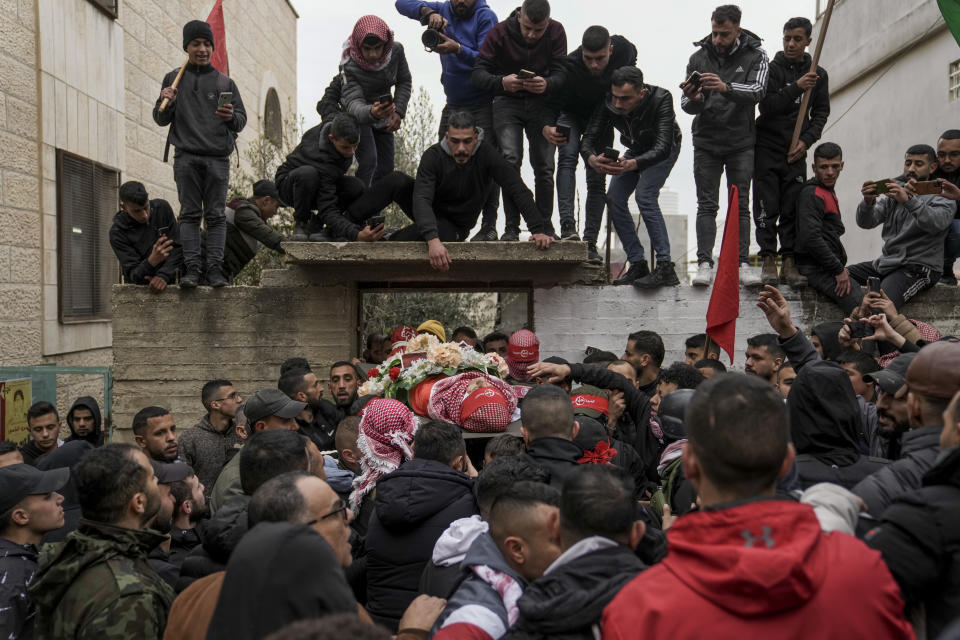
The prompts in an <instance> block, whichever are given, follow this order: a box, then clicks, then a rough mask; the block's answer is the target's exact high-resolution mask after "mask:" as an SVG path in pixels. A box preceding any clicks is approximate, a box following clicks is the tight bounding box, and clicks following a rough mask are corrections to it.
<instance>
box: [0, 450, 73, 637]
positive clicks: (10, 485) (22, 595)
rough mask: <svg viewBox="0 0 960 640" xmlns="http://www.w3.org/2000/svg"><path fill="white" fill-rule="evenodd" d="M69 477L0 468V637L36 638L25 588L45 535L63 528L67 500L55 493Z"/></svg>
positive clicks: (25, 468) (16, 466)
mask: <svg viewBox="0 0 960 640" xmlns="http://www.w3.org/2000/svg"><path fill="white" fill-rule="evenodd" d="M69 479H70V470H69V469H52V470H50V471H40V470H39V469H36V468H34V467H31V466H30V465H28V464H14V465H10V466H8V467H3V468H0V614H2V615H0V638H31V637H33V609H34V607H33V602H32V601H31V600H30V598H29V597H28V596H27V586H29V584H30V582H31V581H32V580H33V576H34V574H35V573H36V571H37V556H38V554H39V550H38V547H39V546H40V543H41V541H42V540H43V534H45V533H47V532H48V531H53V530H55V529H59V528H60V527H62V526H63V523H64V518H63V507H62V506H61V505H62V504H63V496H62V495H60V494H59V493H57V491H59V490H60V489H62V488H63V485H65V484H67V481H68V480H69Z"/></svg>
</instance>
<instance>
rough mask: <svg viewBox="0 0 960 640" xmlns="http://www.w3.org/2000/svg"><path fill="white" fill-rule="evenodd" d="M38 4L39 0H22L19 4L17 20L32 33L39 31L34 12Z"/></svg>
mask: <svg viewBox="0 0 960 640" xmlns="http://www.w3.org/2000/svg"><path fill="white" fill-rule="evenodd" d="M36 3H37V0H20V2H19V4H18V9H17V18H19V19H20V24H22V25H23V26H24V28H26V29H29V30H30V31H36V30H37V17H36V12H35V11H34V7H35V5H36Z"/></svg>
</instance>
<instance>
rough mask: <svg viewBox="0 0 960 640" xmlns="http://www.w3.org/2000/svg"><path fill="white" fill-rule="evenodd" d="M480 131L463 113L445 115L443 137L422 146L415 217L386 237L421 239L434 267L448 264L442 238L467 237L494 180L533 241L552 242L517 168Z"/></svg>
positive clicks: (456, 239) (542, 244)
mask: <svg viewBox="0 0 960 640" xmlns="http://www.w3.org/2000/svg"><path fill="white" fill-rule="evenodd" d="M484 135H486V132H484V131H483V130H482V129H478V128H477V122H476V120H475V119H474V118H473V116H471V115H470V114H469V113H467V112H464V111H460V112H456V113H454V114H452V115H451V116H450V119H449V127H448V128H447V131H446V134H445V137H444V139H443V141H442V142H439V143H437V144H435V145H433V146H432V147H430V148H429V149H427V150H426V151H425V152H424V154H423V157H422V158H421V159H420V166H419V168H418V169H417V181H416V185H415V186H414V195H413V216H414V219H415V220H416V222H415V223H414V224H412V225H410V226H408V227H406V228H404V229H401V230H400V231H397V232H396V233H394V234H393V235H392V236H391V237H390V239H391V240H407V241H410V240H426V242H427V247H428V253H429V256H430V266H432V267H433V268H434V269H438V270H441V271H446V270H448V269H449V268H450V254H449V253H448V252H447V249H446V247H444V246H443V243H444V242H461V241H463V240H466V239H467V234H468V233H469V231H470V229H472V228H473V225H474V224H476V222H477V217H478V216H479V214H480V209H481V207H482V206H483V200H484V198H485V194H486V193H487V191H488V190H489V186H490V185H491V184H493V183H494V182H496V183H497V184H499V185H500V187H501V188H502V189H503V191H504V193H506V194H507V201H508V202H513V203H515V205H516V206H519V207H520V211H521V212H522V213H523V217H524V219H525V220H526V222H527V227H528V228H529V229H530V232H531V233H532V234H533V235H532V237H531V240H532V241H534V242H536V244H537V247H538V248H540V249H546V248H548V247H549V246H550V244H551V242H552V239H551V238H550V237H549V234H547V233H545V230H546V227H547V225H546V223H545V222H544V221H543V218H542V217H541V211H540V210H539V209H538V208H537V205H536V203H535V202H534V201H533V195H532V194H531V193H530V190H529V189H528V188H527V187H526V185H525V184H523V179H522V178H521V177H520V172H519V171H518V170H517V169H516V168H515V167H513V166H511V165H510V163H509V162H508V161H507V160H505V159H504V157H503V156H502V155H500V153H499V152H497V150H496V149H495V148H493V147H492V146H491V145H488V144H486V143H484V141H483V136H484Z"/></svg>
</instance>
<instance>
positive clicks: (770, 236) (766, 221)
mask: <svg viewBox="0 0 960 640" xmlns="http://www.w3.org/2000/svg"><path fill="white" fill-rule="evenodd" d="M753 162H754V167H753V222H754V225H755V226H756V236H757V244H759V245H760V255H761V256H772V255H776V254H777V237H779V238H780V253H781V254H782V255H785V256H789V255H793V247H794V244H795V243H796V239H797V198H799V197H800V191H802V190H803V183H804V182H806V180H807V159H806V157H804V158H801V159H800V160H797V161H796V162H794V163H792V164H788V163H787V156H786V154H785V153H783V152H782V151H779V150H773V149H768V148H765V147H761V146H757V148H756V152H755V153H754V158H753Z"/></svg>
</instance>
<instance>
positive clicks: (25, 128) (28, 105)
mask: <svg viewBox="0 0 960 640" xmlns="http://www.w3.org/2000/svg"><path fill="white" fill-rule="evenodd" d="M37 117H38V114H37V103H36V102H35V101H29V102H27V101H24V100H18V99H16V98H10V99H9V100H7V130H8V131H10V132H11V133H15V134H17V135H19V136H23V137H25V138H29V139H31V140H36V138H37V127H38V126H39V124H40V123H39V122H38V120H37Z"/></svg>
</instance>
